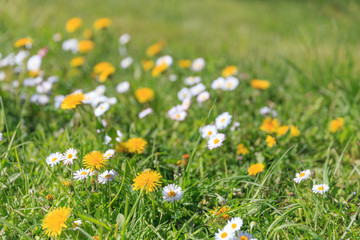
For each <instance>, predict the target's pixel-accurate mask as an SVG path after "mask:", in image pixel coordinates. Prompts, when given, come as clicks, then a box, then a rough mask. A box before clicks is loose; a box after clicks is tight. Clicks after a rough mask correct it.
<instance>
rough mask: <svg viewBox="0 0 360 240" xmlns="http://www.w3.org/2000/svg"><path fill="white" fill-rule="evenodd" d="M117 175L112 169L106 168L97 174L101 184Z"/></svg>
mask: <svg viewBox="0 0 360 240" xmlns="http://www.w3.org/2000/svg"><path fill="white" fill-rule="evenodd" d="M117 175H118V173H117V172H115V171H114V170H110V171H108V170H106V171H105V172H103V173H101V174H100V175H99V176H98V181H99V183H101V184H105V183H107V182H111V181H112V180H114V179H115V177H116V176H117Z"/></svg>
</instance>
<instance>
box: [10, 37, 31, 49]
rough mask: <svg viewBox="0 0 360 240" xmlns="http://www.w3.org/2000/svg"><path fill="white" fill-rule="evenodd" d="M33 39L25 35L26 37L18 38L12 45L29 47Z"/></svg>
mask: <svg viewBox="0 0 360 240" xmlns="http://www.w3.org/2000/svg"><path fill="white" fill-rule="evenodd" d="M33 42H34V40H32V38H29V37H26V38H20V39H19V40H17V41H16V42H15V43H14V47H16V48H20V47H26V48H31V45H32V43H33Z"/></svg>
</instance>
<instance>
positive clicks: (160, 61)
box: [155, 55, 173, 67]
mask: <svg viewBox="0 0 360 240" xmlns="http://www.w3.org/2000/svg"><path fill="white" fill-rule="evenodd" d="M164 63H165V64H166V66H168V67H169V66H171V65H172V63H173V58H172V57H171V56H169V55H165V56H162V57H159V58H158V59H156V62H155V66H160V65H162V64H164Z"/></svg>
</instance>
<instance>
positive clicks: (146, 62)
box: [141, 59, 154, 72]
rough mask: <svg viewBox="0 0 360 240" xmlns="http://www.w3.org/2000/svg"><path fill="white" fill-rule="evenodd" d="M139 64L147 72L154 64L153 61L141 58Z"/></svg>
mask: <svg viewBox="0 0 360 240" xmlns="http://www.w3.org/2000/svg"><path fill="white" fill-rule="evenodd" d="M141 66H142V67H143V69H144V70H145V71H146V72H147V71H149V70H150V69H151V68H152V67H153V66H154V61H153V60H146V59H143V60H141Z"/></svg>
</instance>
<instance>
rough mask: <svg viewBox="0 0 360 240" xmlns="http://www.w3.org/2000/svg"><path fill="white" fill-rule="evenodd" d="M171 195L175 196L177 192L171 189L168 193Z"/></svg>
mask: <svg viewBox="0 0 360 240" xmlns="http://www.w3.org/2000/svg"><path fill="white" fill-rule="evenodd" d="M168 195H169V197H175V195H176V193H175V192H174V191H170V192H169V193H168Z"/></svg>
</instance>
